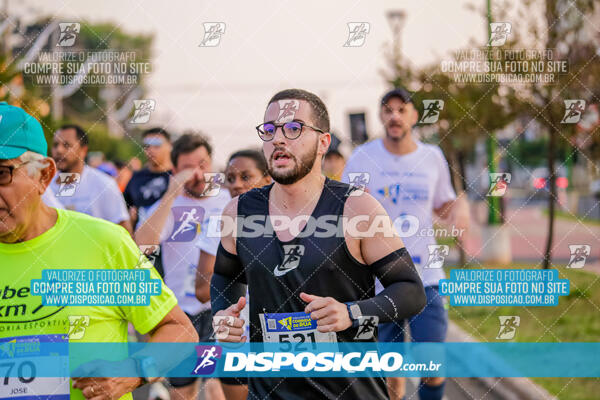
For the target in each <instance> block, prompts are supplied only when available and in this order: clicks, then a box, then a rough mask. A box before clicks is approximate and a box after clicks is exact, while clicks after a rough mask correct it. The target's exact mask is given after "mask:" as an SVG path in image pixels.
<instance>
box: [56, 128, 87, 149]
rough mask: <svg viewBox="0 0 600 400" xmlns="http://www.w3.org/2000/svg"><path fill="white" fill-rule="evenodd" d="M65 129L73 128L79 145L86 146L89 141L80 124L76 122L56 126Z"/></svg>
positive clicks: (61, 129)
mask: <svg viewBox="0 0 600 400" xmlns="http://www.w3.org/2000/svg"><path fill="white" fill-rule="evenodd" d="M67 129H73V130H74V131H75V134H76V135H77V140H79V144H80V145H82V146H87V145H88V144H89V143H90V141H89V139H88V135H87V133H86V132H85V131H84V130H83V128H82V127H81V126H79V125H77V124H65V125H63V126H61V127H60V128H58V130H59V131H64V130H67Z"/></svg>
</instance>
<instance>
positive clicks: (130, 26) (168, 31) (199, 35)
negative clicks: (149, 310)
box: [11, 0, 487, 164]
mask: <svg viewBox="0 0 600 400" xmlns="http://www.w3.org/2000/svg"><path fill="white" fill-rule="evenodd" d="M475 1H476V0H469V1H467V0H453V1H447V0H429V1H426V2H413V1H407V0H406V1H398V0H396V1H377V0H375V1H373V0H371V1H366V0H359V1H337V0H336V1H327V2H325V1H315V0H304V1H302V2H298V1H296V2H292V1H289V0H273V1H251V2H250V1H246V2H234V1H189V2H183V1H166V2H165V1H155V0H150V1H141V0H137V1H136V0H134V1H127V2H126V1H114V0H103V1H87V0H73V1H63V0H58V1H52V2H48V1H42V0H36V1H33V0H25V1H24V2H19V3H14V2H11V7H13V8H14V9H15V10H18V11H19V12H20V13H21V14H22V15H26V16H28V17H31V18H32V19H35V18H36V17H41V16H48V15H50V16H55V17H56V19H57V20H58V21H59V22H73V21H71V19H73V20H82V19H85V20H89V21H92V22H106V21H110V22H112V23H115V24H117V25H119V26H120V27H121V29H123V30H124V31H126V32H129V33H152V34H153V35H154V37H155V40H154V46H153V47H154V48H153V51H154V57H153V60H152V70H153V72H152V74H151V76H150V78H149V80H148V89H149V93H148V94H147V96H146V98H150V99H154V100H155V101H156V111H155V112H154V113H153V114H152V117H151V120H150V122H149V123H148V124H149V125H154V124H156V125H163V126H165V127H167V128H168V129H171V130H172V131H173V132H175V133H179V132H181V131H183V130H186V129H194V130H200V131H202V132H203V133H205V134H206V135H207V136H209V137H210V138H211V140H212V143H213V145H214V147H215V161H216V162H217V164H219V163H220V164H222V163H223V162H224V161H225V160H226V159H227V157H228V155H229V154H230V153H232V152H233V151H235V150H239V149H241V148H245V147H252V146H254V147H257V146H260V140H259V138H258V136H257V135H256V131H255V129H254V127H255V126H256V125H258V124H259V123H261V122H262V117H263V114H264V110H265V108H266V103H267V101H268V100H269V98H270V97H271V96H272V95H273V94H275V93H276V92H277V91H279V90H281V89H285V88H291V87H297V88H302V89H306V90H309V91H312V92H314V93H316V94H317V95H319V96H320V97H321V98H322V99H323V100H324V101H325V104H326V105H327V107H328V110H329V114H330V118H331V122H332V128H333V129H332V130H333V131H335V132H337V133H338V134H339V136H341V137H342V139H344V140H349V137H350V133H349V132H350V128H349V119H348V113H351V112H365V113H366V119H367V129H368V132H369V135H370V136H371V137H375V136H378V135H380V134H381V126H380V124H379V120H378V102H379V99H380V98H381V96H382V94H383V93H384V92H385V91H386V89H387V88H388V86H387V84H386V82H385V79H384V76H383V75H382V72H383V71H386V70H387V66H386V58H385V50H386V45H389V44H390V42H391V40H392V37H393V34H392V30H391V28H390V24H389V22H388V19H387V18H386V15H387V13H388V12H389V11H391V10H395V11H398V10H402V11H404V12H405V13H406V18H405V23H404V27H403V31H402V36H401V46H402V53H403V56H404V57H406V58H407V59H408V60H409V61H410V62H411V63H412V64H414V65H425V64H428V63H432V62H439V61H440V60H442V59H448V57H449V54H450V52H451V51H452V50H453V49H457V48H460V47H464V46H467V45H469V43H471V42H472V41H473V40H477V42H478V43H481V44H483V43H484V42H485V40H486V31H487V27H486V25H485V20H484V19H483V18H482V17H481V15H479V14H478V13H476V12H474V11H472V10H469V9H468V8H467V7H466V5H467V4H468V3H474V2H475ZM479 3H481V4H479ZM484 4H485V2H484V1H477V5H478V6H480V7H483V6H484ZM204 22H224V23H225V33H224V35H223V36H222V37H221V40H220V43H219V45H218V46H217V47H200V46H199V45H200V43H201V42H202V39H203V37H204V26H203V23H204ZM350 22H368V23H369V27H370V30H369V33H368V34H367V36H366V38H365V42H364V44H363V45H362V46H361V47H343V44H344V43H345V42H346V40H347V39H348V32H349V29H348V26H347V24H348V23H350ZM342 149H347V148H346V147H343V148H342Z"/></svg>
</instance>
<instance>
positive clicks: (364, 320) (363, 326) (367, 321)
mask: <svg viewBox="0 0 600 400" xmlns="http://www.w3.org/2000/svg"><path fill="white" fill-rule="evenodd" d="M378 323H379V317H377V316H375V315H374V316H367V315H362V316H360V317H358V331H357V332H356V336H354V340H370V339H371V338H372V337H373V334H375V328H376V327H377V324H378Z"/></svg>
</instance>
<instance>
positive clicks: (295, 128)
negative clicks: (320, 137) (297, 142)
mask: <svg viewBox="0 0 600 400" xmlns="http://www.w3.org/2000/svg"><path fill="white" fill-rule="evenodd" d="M304 127H306V128H310V129H312V130H314V131H317V132H319V133H325V132H324V131H322V130H321V129H319V128H316V127H314V126H310V125H308V124H305V123H304V122H302V121H290V122H286V123H283V124H276V123H273V122H265V123H264V124H260V125H258V126H257V127H256V131H257V132H258V137H260V138H261V139H262V140H264V141H265V142H270V141H271V140H273V138H274V137H275V132H277V128H281V129H282V131H283V136H285V137H286V138H288V139H290V140H294V139H298V137H299V136H300V134H301V133H302V129H303V128H304Z"/></svg>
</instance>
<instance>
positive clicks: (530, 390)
mask: <svg viewBox="0 0 600 400" xmlns="http://www.w3.org/2000/svg"><path fill="white" fill-rule="evenodd" d="M448 322H449V323H448V336H447V338H446V341H447V342H478V340H476V339H475V338H474V337H473V336H471V335H469V334H468V333H467V332H465V331H463V330H462V329H461V328H460V327H459V326H458V325H456V324H455V323H454V322H452V321H448ZM474 379H477V380H478V381H480V382H481V383H482V384H483V385H485V386H486V387H487V388H488V390H489V391H490V392H494V393H497V394H498V395H499V396H500V397H502V398H504V399H506V400H558V398H557V397H554V396H552V395H551V394H550V393H548V391H547V390H546V389H544V388H542V387H541V386H539V385H537V384H535V383H534V382H533V381H532V380H531V379H529V378H490V377H474Z"/></svg>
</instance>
